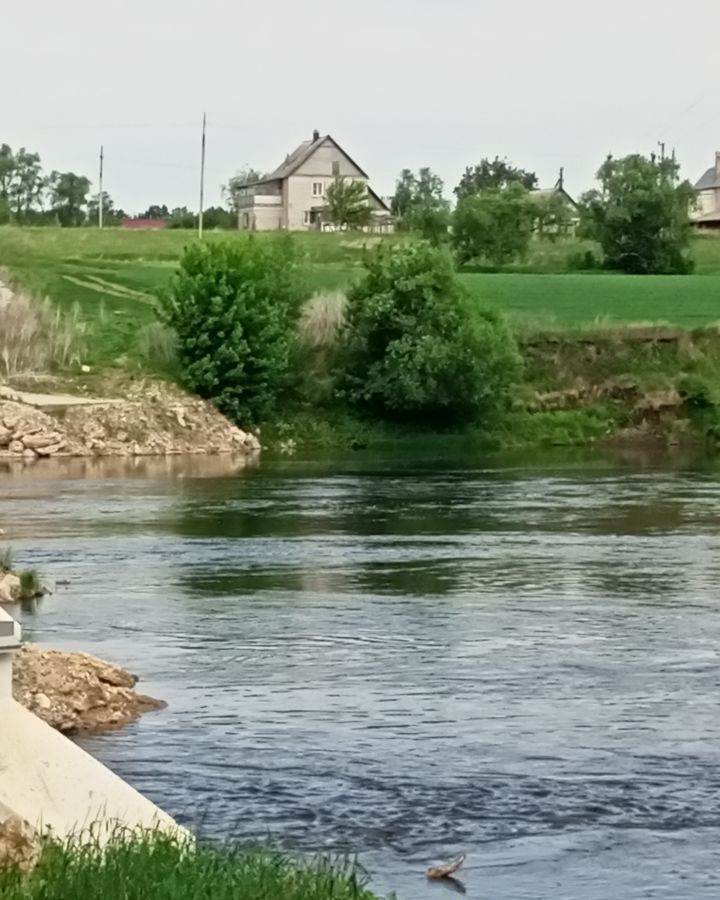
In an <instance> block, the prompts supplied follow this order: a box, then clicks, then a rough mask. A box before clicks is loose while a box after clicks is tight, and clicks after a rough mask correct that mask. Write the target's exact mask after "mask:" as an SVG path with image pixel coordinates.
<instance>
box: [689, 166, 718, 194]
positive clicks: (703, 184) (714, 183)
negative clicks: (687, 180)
mask: <svg viewBox="0 0 720 900" xmlns="http://www.w3.org/2000/svg"><path fill="white" fill-rule="evenodd" d="M712 188H720V174H718V171H717V167H716V166H713V167H712V168H711V169H708V170H707V172H706V173H705V174H704V175H703V177H702V178H701V179H700V181H698V182H697V184H696V185H695V190H696V191H707V190H711V189H712Z"/></svg>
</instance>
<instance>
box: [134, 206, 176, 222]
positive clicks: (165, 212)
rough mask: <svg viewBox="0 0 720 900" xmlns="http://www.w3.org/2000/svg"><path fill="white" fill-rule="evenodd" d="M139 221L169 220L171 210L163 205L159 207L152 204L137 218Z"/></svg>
mask: <svg viewBox="0 0 720 900" xmlns="http://www.w3.org/2000/svg"><path fill="white" fill-rule="evenodd" d="M137 218H138V219H169V218H170V210H169V209H168V208H167V206H166V205H165V204H164V203H163V205H162V206H158V205H157V204H156V203H155V204H151V205H150V206H148V208H147V209H146V210H145V212H142V213H140V215H139V216H138V217H137Z"/></svg>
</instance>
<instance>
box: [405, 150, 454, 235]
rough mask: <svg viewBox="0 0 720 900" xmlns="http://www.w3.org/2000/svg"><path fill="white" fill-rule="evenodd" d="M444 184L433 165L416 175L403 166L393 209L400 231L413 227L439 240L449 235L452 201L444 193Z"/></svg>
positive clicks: (421, 233)
mask: <svg viewBox="0 0 720 900" xmlns="http://www.w3.org/2000/svg"><path fill="white" fill-rule="evenodd" d="M444 187H445V186H444V184H443V181H442V179H441V178H440V177H439V176H438V175H436V174H435V173H434V172H433V171H432V169H429V168H423V169H420V170H419V171H418V173H417V175H416V174H415V173H414V172H412V171H411V170H410V169H403V170H402V172H401V173H400V177H399V178H398V180H397V184H396V185H395V196H394V197H393V202H392V212H393V215H394V216H395V217H396V218H397V224H398V228H399V230H400V231H412V232H415V233H416V234H419V235H420V236H421V237H424V238H426V239H427V240H429V241H431V242H432V243H434V244H438V243H440V242H441V241H443V240H445V239H446V238H447V234H448V227H449V225H450V204H449V203H448V201H447V200H446V199H445V198H444V197H443V191H444Z"/></svg>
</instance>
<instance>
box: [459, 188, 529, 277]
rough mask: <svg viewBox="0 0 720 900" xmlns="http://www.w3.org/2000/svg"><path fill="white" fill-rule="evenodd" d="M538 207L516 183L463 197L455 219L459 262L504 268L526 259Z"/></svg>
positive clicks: (524, 189)
mask: <svg viewBox="0 0 720 900" xmlns="http://www.w3.org/2000/svg"><path fill="white" fill-rule="evenodd" d="M534 220H535V206H534V203H533V201H532V200H531V198H530V194H529V192H528V190H527V189H526V188H525V187H523V186H522V185H521V184H519V183H517V182H515V183H512V184H509V185H508V186H507V187H504V188H489V189H487V190H484V191H482V192H481V193H479V194H470V195H468V196H466V197H463V199H462V200H460V202H459V203H458V205H457V208H456V209H455V213H454V216H453V244H454V247H455V251H456V253H457V257H458V262H459V263H460V264H461V265H463V264H465V263H470V262H474V263H481V264H483V263H484V264H489V265H491V266H501V265H504V264H506V263H509V262H512V260H514V259H516V258H517V257H522V256H523V255H524V254H525V253H526V252H527V248H528V245H529V243H530V238H531V237H532V232H533V224H534Z"/></svg>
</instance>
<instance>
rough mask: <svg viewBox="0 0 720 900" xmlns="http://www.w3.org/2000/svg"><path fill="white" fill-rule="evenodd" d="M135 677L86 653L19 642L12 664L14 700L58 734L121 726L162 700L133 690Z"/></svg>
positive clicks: (135, 681)
mask: <svg viewBox="0 0 720 900" xmlns="http://www.w3.org/2000/svg"><path fill="white" fill-rule="evenodd" d="M137 681H138V679H137V677H136V676H135V675H131V674H130V672H126V671H125V670H124V669H121V668H119V667H118V666H113V665H111V664H110V663H106V662H103V661H102V660H100V659H96V658H95V657H94V656H89V655H88V654H86V653H63V652H61V651H59V650H42V649H40V648H39V647H36V646H33V645H32V644H25V645H24V646H23V648H22V649H21V650H20V651H19V652H18V653H16V655H15V660H14V663H13V695H14V697H15V699H16V700H17V701H18V703H20V704H22V705H23V706H24V707H25V708H26V709H29V710H30V712H32V713H34V714H35V715H36V716H38V717H39V718H40V719H42V720H43V721H44V722H46V723H47V724H48V725H50V726H51V727H52V728H55V729H57V730H58V731H60V732H62V733H63V734H69V735H72V734H78V733H88V732H91V733H92V732H99V731H108V730H112V729H115V728H121V727H122V726H123V725H127V724H128V723H129V722H132V721H133V720H134V719H136V718H137V717H138V716H140V715H142V714H143V713H146V712H150V711H151V710H156V709H162V708H163V707H164V706H165V704H164V703H163V702H162V701H160V700H154V699H153V698H152V697H146V696H145V695H143V694H138V693H136V691H135V685H136V684H137Z"/></svg>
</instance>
